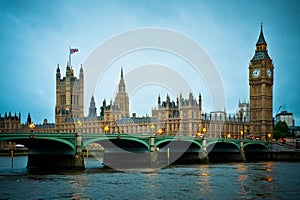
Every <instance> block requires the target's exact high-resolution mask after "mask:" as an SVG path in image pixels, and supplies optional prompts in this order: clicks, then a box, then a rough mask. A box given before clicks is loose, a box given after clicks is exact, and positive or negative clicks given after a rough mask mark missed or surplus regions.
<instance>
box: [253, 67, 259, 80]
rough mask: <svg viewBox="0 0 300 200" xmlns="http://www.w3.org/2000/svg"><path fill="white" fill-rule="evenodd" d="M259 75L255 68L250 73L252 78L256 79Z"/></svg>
mask: <svg viewBox="0 0 300 200" xmlns="http://www.w3.org/2000/svg"><path fill="white" fill-rule="evenodd" d="M259 75H260V69H258V68H255V69H254V70H253V71H252V76H253V77H254V78H258V77H259Z"/></svg>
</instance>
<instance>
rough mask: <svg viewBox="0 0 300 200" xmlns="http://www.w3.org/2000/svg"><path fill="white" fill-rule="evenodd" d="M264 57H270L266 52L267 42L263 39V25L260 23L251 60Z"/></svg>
mask: <svg viewBox="0 0 300 200" xmlns="http://www.w3.org/2000/svg"><path fill="white" fill-rule="evenodd" d="M264 59H271V58H270V56H269V54H268V49H267V42H266V40H265V37H264V33H263V26H262V24H261V26H260V34H259V37H258V40H257V42H256V50H255V54H254V56H253V58H252V60H264Z"/></svg>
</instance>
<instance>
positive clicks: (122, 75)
mask: <svg viewBox="0 0 300 200" xmlns="http://www.w3.org/2000/svg"><path fill="white" fill-rule="evenodd" d="M121 78H123V67H121Z"/></svg>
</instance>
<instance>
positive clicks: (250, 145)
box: [244, 142, 269, 151]
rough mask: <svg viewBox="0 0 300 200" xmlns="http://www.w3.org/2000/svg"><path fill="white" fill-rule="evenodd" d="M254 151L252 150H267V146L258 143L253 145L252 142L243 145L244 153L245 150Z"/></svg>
mask: <svg viewBox="0 0 300 200" xmlns="http://www.w3.org/2000/svg"><path fill="white" fill-rule="evenodd" d="M251 149H252V150H254V149H257V150H262V149H263V150H266V151H267V150H268V149H269V147H268V145H267V144H265V143H261V142H260V143H258V142H255V143H253V142H248V143H246V144H244V150H245V151H247V150H251Z"/></svg>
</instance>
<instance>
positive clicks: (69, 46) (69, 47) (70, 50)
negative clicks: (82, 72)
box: [69, 46, 71, 67]
mask: <svg viewBox="0 0 300 200" xmlns="http://www.w3.org/2000/svg"><path fill="white" fill-rule="evenodd" d="M69 65H70V67H71V46H69Z"/></svg>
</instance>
